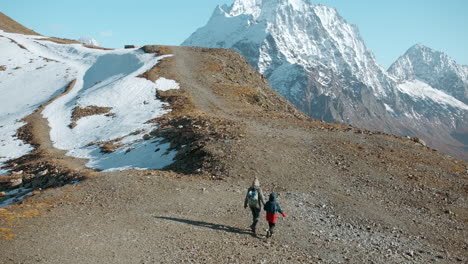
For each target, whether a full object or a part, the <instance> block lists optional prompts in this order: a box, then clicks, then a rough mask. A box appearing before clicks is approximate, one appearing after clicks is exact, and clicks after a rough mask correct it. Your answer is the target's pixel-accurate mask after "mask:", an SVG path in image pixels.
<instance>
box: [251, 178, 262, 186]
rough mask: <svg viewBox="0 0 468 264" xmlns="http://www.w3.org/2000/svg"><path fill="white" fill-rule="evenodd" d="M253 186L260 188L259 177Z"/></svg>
mask: <svg viewBox="0 0 468 264" xmlns="http://www.w3.org/2000/svg"><path fill="white" fill-rule="evenodd" d="M252 186H253V187H260V181H259V180H258V178H257V177H255V179H254V180H253V182H252Z"/></svg>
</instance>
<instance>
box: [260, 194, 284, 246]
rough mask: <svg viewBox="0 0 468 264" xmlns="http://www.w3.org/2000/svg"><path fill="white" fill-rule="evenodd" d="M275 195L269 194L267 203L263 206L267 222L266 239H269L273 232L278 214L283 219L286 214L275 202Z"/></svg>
mask: <svg viewBox="0 0 468 264" xmlns="http://www.w3.org/2000/svg"><path fill="white" fill-rule="evenodd" d="M277 197H278V196H277V195H276V193H270V198H269V200H268V202H267V203H266V204H265V207H264V209H265V211H266V212H267V213H266V220H267V222H268V227H269V229H268V232H267V235H266V237H271V236H272V235H273V233H274V231H275V225H276V219H277V217H278V213H280V214H281V215H282V216H283V217H286V214H285V213H284V212H283V209H281V206H280V205H279V203H278V202H277V201H276V200H277Z"/></svg>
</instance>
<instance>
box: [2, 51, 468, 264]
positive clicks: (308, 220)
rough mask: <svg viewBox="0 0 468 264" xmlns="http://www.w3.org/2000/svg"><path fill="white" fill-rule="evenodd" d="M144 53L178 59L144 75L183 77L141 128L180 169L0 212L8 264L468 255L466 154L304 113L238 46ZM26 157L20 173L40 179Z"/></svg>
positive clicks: (106, 178)
mask: <svg viewBox="0 0 468 264" xmlns="http://www.w3.org/2000/svg"><path fill="white" fill-rule="evenodd" d="M144 50H145V51H146V52H150V53H157V54H160V55H162V54H173V55H174V56H172V57H166V58H165V59H163V60H162V61H161V62H160V63H159V64H158V65H156V66H155V67H154V68H153V69H151V70H150V71H148V72H146V73H144V74H142V75H141V76H140V77H142V78H147V79H149V80H153V81H154V80H157V79H158V78H159V77H165V78H168V79H173V80H176V81H177V82H178V83H179V84H180V89H178V90H169V91H165V92H158V94H157V96H158V97H159V98H160V99H162V100H164V101H166V102H168V103H169V104H170V107H171V109H172V111H171V112H170V113H168V114H167V115H165V116H163V117H161V118H158V119H155V120H150V121H149V122H156V123H158V124H159V127H158V128H157V129H155V130H154V131H152V133H151V135H147V137H148V138H151V137H155V138H156V137H157V138H164V139H165V140H166V141H167V142H169V143H170V144H171V146H172V148H173V149H176V150H178V155H177V157H176V161H175V163H174V164H173V165H171V166H170V167H168V168H167V169H166V170H162V171H123V172H112V173H99V172H96V176H93V177H89V179H88V180H86V181H84V182H82V183H80V184H78V185H69V186H67V187H64V188H62V189H53V190H48V191H41V192H36V194H35V195H34V196H32V197H30V198H28V199H26V200H25V201H24V203H23V204H18V205H13V206H9V207H7V208H0V263H32V262H43V263H432V262H435V263H467V262H468V254H467V252H468V241H467V240H466V238H467V237H468V207H467V201H468V164H467V163H466V162H463V161H460V160H457V159H454V158H451V157H449V156H447V155H444V154H441V153H439V152H437V151H434V150H432V149H429V148H427V147H425V146H424V145H423V144H422V143H421V142H419V141H418V140H417V139H410V138H402V137H396V136H391V135H386V134H383V133H375V132H371V131H366V130H362V129H359V128H356V127H351V126H347V125H341V124H327V123H324V122H321V121H317V120H312V119H308V118H306V117H305V116H304V115H303V114H302V113H301V112H299V111H298V110H297V109H296V108H294V107H293V106H292V105H291V104H290V103H289V102H287V101H286V100H285V99H284V98H282V97H281V96H279V95H278V94H277V93H276V92H275V91H274V90H272V89H271V88H270V87H269V86H268V83H267V81H266V80H265V79H264V78H263V77H262V76H261V75H260V74H259V73H258V72H256V71H255V70H254V69H253V68H252V67H250V66H249V65H248V63H247V61H246V60H245V59H244V58H243V57H242V56H240V55H239V54H238V53H236V52H234V51H230V50H223V49H207V48H193V47H166V46H146V47H144ZM39 114H40V113H38V115H39ZM31 119H33V118H31ZM25 122H33V121H28V120H26V121H25ZM31 130H32V134H33V135H34V134H35V133H34V128H31ZM38 140H40V139H38ZM39 144H40V145H41V147H43V148H53V147H52V146H50V144H49V143H48V142H47V140H45V142H44V144H41V143H40V142H39ZM44 151H45V150H44ZM50 152H51V153H52V152H53V153H58V152H56V151H50ZM54 155H55V154H54ZM31 159H33V158H30V159H26V160H25V162H26V163H28V164H31V163H32V161H31ZM63 159H64V160H61V161H60V164H61V165H63V166H66V163H67V162H66V161H67V159H68V158H67V157H63ZM22 162H23V161H21V160H18V162H17V164H15V165H12V169H13V172H14V173H13V174H14V175H21V174H24V173H26V172H27V173H29V174H34V172H30V171H28V170H30V168H28V167H25V166H24V164H23V163H22ZM44 162H47V160H44ZM76 166H77V165H76ZM71 169H73V168H71ZM20 171H21V172H20ZM254 176H256V177H258V178H259V179H260V182H261V184H262V187H263V190H264V192H265V194H266V195H268V193H270V192H273V191H274V192H276V193H278V194H279V195H280V198H279V202H280V204H281V206H282V207H283V209H284V210H285V212H286V213H287V217H286V218H280V219H279V220H278V224H277V229H276V230H277V231H276V234H275V235H274V236H273V237H272V238H268V239H267V238H266V237H265V229H266V228H267V224H266V223H265V220H264V217H265V214H264V212H262V216H261V223H260V228H259V232H258V235H256V236H253V235H251V233H250V230H249V225H250V224H251V216H250V211H249V210H248V209H244V207H243V205H244V204H243V202H244V197H245V192H246V189H247V187H248V186H250V183H251V182H252V179H253V177H254ZM32 177H34V176H32ZM0 191H1V190H0ZM39 194H40V195H39Z"/></svg>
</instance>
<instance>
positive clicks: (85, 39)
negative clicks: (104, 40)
mask: <svg viewBox="0 0 468 264" xmlns="http://www.w3.org/2000/svg"><path fill="white" fill-rule="evenodd" d="M78 41H79V42H81V43H84V44H86V45H90V46H96V47H99V46H101V44H99V42H98V41H97V40H95V39H93V38H89V37H81V38H79V39H78Z"/></svg>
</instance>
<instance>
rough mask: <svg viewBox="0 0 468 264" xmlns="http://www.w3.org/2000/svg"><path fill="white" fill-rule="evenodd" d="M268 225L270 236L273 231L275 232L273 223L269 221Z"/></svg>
mask: <svg viewBox="0 0 468 264" xmlns="http://www.w3.org/2000/svg"><path fill="white" fill-rule="evenodd" d="M269 226H270V236H272V235H273V233H274V232H275V224H274V223H269Z"/></svg>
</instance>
